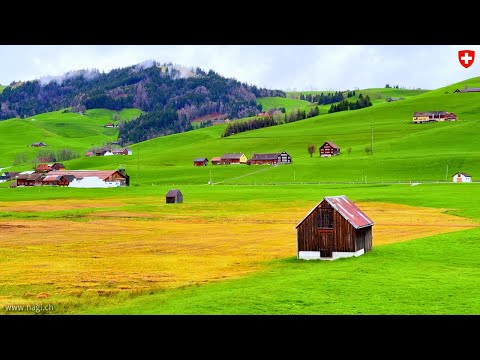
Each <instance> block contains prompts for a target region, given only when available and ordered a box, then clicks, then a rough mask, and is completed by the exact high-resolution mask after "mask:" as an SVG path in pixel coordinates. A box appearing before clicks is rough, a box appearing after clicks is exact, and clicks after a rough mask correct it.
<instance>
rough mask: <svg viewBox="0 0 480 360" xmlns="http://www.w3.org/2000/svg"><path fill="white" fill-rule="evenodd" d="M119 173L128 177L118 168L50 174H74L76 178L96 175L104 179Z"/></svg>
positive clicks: (60, 171) (50, 173) (63, 171)
mask: <svg viewBox="0 0 480 360" xmlns="http://www.w3.org/2000/svg"><path fill="white" fill-rule="evenodd" d="M115 173H118V174H119V175H121V176H122V177H123V178H126V176H125V175H123V174H122V173H121V172H119V171H117V170H58V171H50V172H49V175H73V176H75V178H77V179H78V178H84V177H92V176H96V177H98V178H100V179H102V180H105V179H106V178H108V177H110V176H112V175H113V174H115Z"/></svg>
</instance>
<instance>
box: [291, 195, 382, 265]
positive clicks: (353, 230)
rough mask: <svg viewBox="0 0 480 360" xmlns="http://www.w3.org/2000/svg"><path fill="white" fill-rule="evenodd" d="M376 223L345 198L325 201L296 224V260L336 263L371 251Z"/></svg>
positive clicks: (333, 198)
mask: <svg viewBox="0 0 480 360" xmlns="http://www.w3.org/2000/svg"><path fill="white" fill-rule="evenodd" d="M373 224H374V223H373V221H372V220H371V219H370V218H369V217H368V216H367V215H366V214H365V213H364V212H363V211H361V210H360V209H359V208H358V207H357V206H356V205H355V204H354V203H352V202H351V201H350V200H348V199H347V197H346V196H345V195H341V196H328V197H325V198H323V200H322V201H320V202H319V203H318V204H317V205H315V207H314V208H313V209H312V210H310V212H309V213H308V214H307V215H306V216H305V217H304V218H303V219H302V220H301V221H300V222H299V223H298V224H297V226H296V227H295V228H296V229H297V257H298V259H304V260H313V259H316V260H335V259H338V258H342V257H350V256H360V255H362V254H364V253H366V252H367V251H370V250H371V249H372V226H373Z"/></svg>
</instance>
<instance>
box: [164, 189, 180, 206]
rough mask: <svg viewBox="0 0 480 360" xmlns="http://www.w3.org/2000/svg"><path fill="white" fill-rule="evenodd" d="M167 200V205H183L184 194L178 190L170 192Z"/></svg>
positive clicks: (166, 197) (166, 196)
mask: <svg viewBox="0 0 480 360" xmlns="http://www.w3.org/2000/svg"><path fill="white" fill-rule="evenodd" d="M165 199H166V202H167V204H175V203H183V194H182V193H181V191H180V190H177V189H173V190H169V191H168V193H167V195H165Z"/></svg>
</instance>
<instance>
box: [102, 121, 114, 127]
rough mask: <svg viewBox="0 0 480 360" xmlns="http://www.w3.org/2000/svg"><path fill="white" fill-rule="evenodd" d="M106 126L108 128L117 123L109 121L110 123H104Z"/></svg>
mask: <svg viewBox="0 0 480 360" xmlns="http://www.w3.org/2000/svg"><path fill="white" fill-rule="evenodd" d="M104 127H106V128H114V127H115V125H114V124H113V123H111V122H109V123H106V124H105V125H104Z"/></svg>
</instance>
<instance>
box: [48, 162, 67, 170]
mask: <svg viewBox="0 0 480 360" xmlns="http://www.w3.org/2000/svg"><path fill="white" fill-rule="evenodd" d="M49 165H50V166H51V168H52V170H65V165H63V164H62V163H53V164H49Z"/></svg>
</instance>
